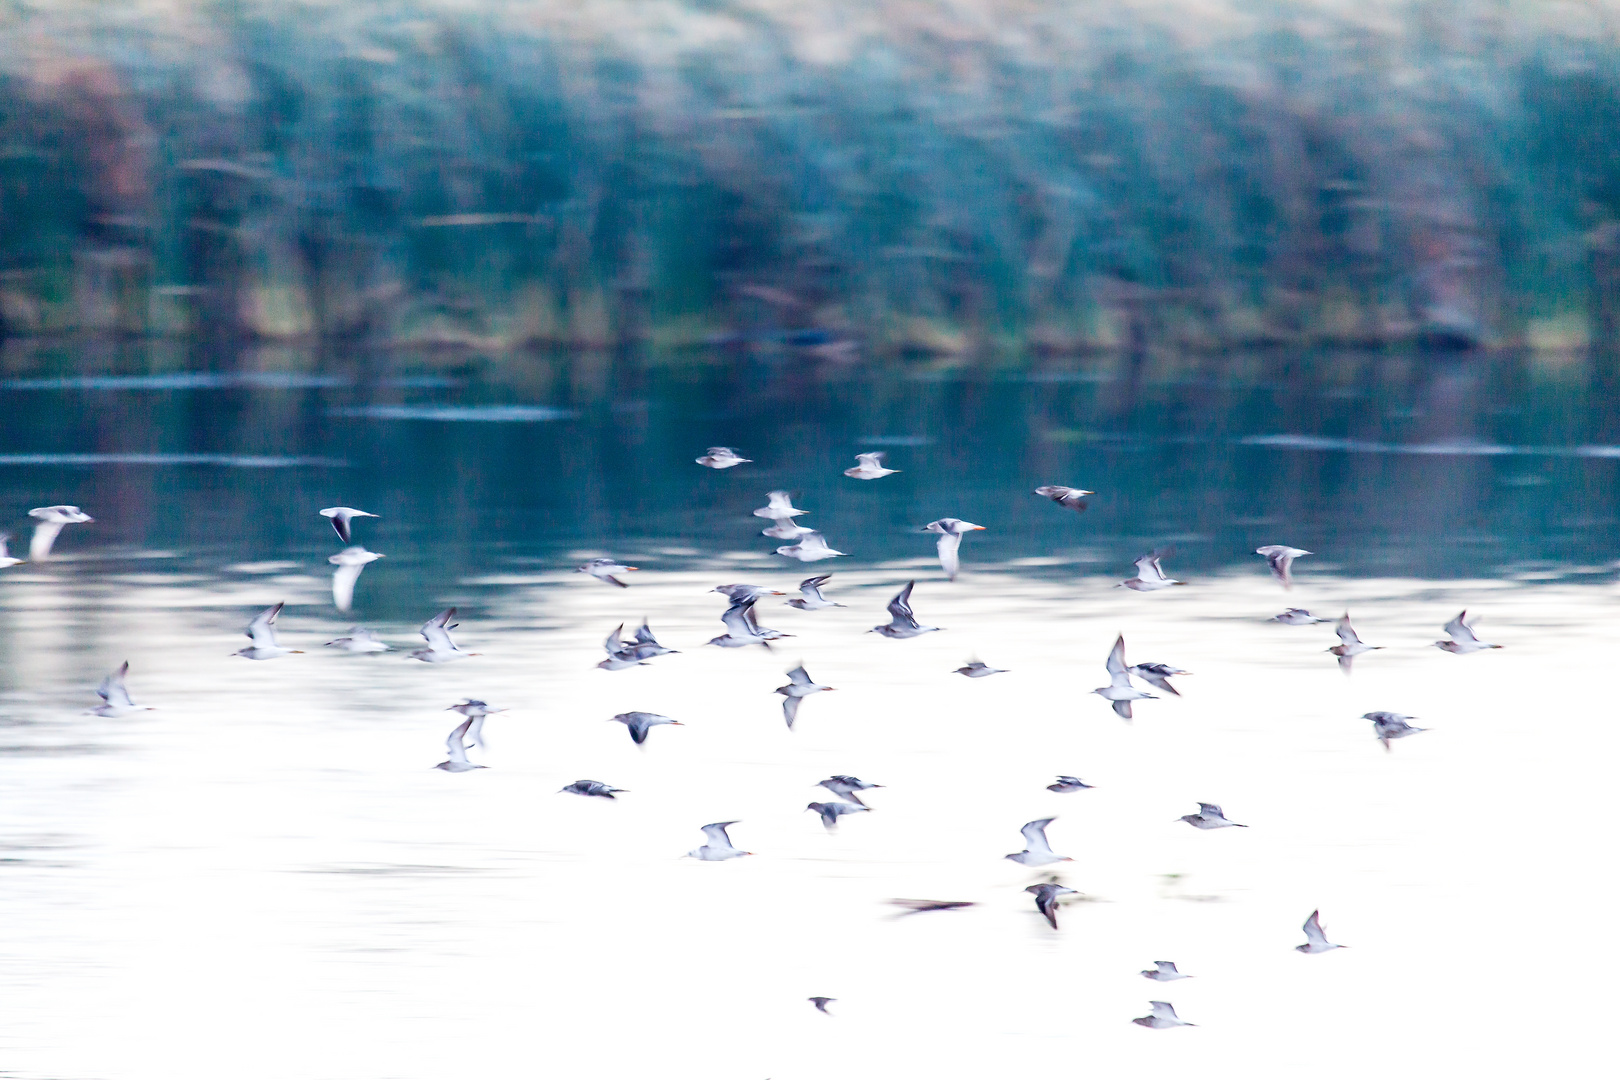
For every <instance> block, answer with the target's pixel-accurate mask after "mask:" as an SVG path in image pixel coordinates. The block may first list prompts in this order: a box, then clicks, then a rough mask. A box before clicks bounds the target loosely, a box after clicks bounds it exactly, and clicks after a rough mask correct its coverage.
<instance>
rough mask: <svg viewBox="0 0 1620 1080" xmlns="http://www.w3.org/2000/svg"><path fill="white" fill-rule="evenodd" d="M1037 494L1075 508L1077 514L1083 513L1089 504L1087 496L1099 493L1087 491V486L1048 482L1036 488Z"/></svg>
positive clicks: (1072, 508)
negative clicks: (1080, 486) (1074, 486)
mask: <svg viewBox="0 0 1620 1080" xmlns="http://www.w3.org/2000/svg"><path fill="white" fill-rule="evenodd" d="M1035 494H1037V495H1042V496H1045V497H1046V498H1048V499H1051V500H1052V501H1053V502H1055V503H1057V504H1058V505H1059V506H1062V507H1066V508H1068V509H1070V510H1073V511H1074V512H1075V513H1077V514H1083V513H1085V512H1086V509H1087V506H1088V504H1087V503H1086V496H1087V495H1095V494H1097V493H1096V492H1095V491H1087V490H1086V489H1085V488H1072V487H1064V486H1063V485H1062V484H1046V485H1044V486H1042V487H1038V488H1036V489H1035Z"/></svg>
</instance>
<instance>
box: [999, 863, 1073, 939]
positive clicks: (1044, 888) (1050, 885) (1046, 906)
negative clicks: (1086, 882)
mask: <svg viewBox="0 0 1620 1080" xmlns="http://www.w3.org/2000/svg"><path fill="white" fill-rule="evenodd" d="M1010 857H1011V856H1009V858H1010ZM1024 891H1025V892H1027V893H1034V894H1035V909H1036V910H1037V911H1039V912H1040V913H1041V914H1042V915H1045V916H1046V921H1047V922H1049V923H1051V924H1052V929H1054V930H1056V929H1057V928H1058V924H1057V912H1058V897H1060V896H1062V895H1063V894H1064V893H1072V892H1074V891H1075V890H1073V889H1069V888H1065V887H1064V886H1062V885H1059V884H1057V882H1055V881H1048V882H1043V883H1042V884H1040V885H1030V886H1029V887H1027V888H1026V889H1024Z"/></svg>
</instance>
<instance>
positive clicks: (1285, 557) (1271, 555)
mask: <svg viewBox="0 0 1620 1080" xmlns="http://www.w3.org/2000/svg"><path fill="white" fill-rule="evenodd" d="M1254 553H1255V554H1256V555H1263V556H1265V559H1266V565H1267V566H1269V567H1271V575H1272V576H1273V577H1275V578H1276V579H1277V580H1278V581H1280V582H1282V586H1283V588H1285V589H1292V588H1293V587H1294V576H1293V573H1292V570H1293V566H1294V560H1295V559H1297V558H1299V557H1300V556H1301V555H1313V554H1315V552H1311V551H1306V550H1305V549H1304V548H1292V547H1288V546H1286V545H1283V544H1267V545H1266V546H1265V547H1262V548H1255V549H1254Z"/></svg>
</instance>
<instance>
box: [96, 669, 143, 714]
mask: <svg viewBox="0 0 1620 1080" xmlns="http://www.w3.org/2000/svg"><path fill="white" fill-rule="evenodd" d="M128 674H129V661H128V660H125V661H124V663H123V665H122V666H121V667H119V669H118V670H117V671H115V672H113V673H112V674H111V675H108V676H107V677H106V678H105V679H102V680H101V685H100V686H98V687H96V693H97V694H98V695H100V697H101V700H102V701H105V702H106V703H107V704H109V705H115V706H118V707H119V708H125V709H128V708H132V707H133V706H134V705H135V703H134V702H133V701H131V700H130V699H129V691H128V690H126V689H124V676H125V675H128Z"/></svg>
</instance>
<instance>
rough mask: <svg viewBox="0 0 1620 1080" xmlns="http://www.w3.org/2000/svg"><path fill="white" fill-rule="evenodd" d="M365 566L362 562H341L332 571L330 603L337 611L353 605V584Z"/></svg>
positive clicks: (346, 609) (345, 609) (358, 578)
mask: <svg viewBox="0 0 1620 1080" xmlns="http://www.w3.org/2000/svg"><path fill="white" fill-rule="evenodd" d="M365 568H366V564H365V563H363V562H341V563H338V568H337V569H336V570H334V571H332V603H333V605H334V606H336V607H337V609H338V610H339V611H348V610H349V609H350V608H351V607H353V606H354V586H355V583H356V582H357V581H359V580H360V571H362V570H364V569H365Z"/></svg>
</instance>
